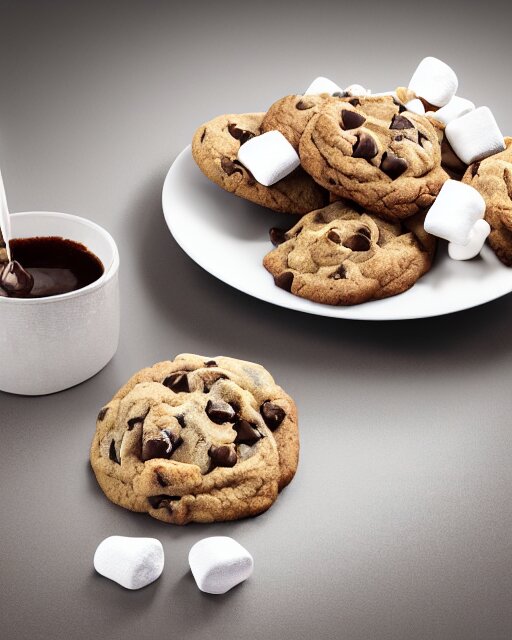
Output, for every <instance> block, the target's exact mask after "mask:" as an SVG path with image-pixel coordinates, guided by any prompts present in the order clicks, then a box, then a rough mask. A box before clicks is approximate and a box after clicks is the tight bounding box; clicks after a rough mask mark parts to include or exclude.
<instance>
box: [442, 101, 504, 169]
mask: <svg viewBox="0 0 512 640" xmlns="http://www.w3.org/2000/svg"><path fill="white" fill-rule="evenodd" d="M445 135H446V138H447V140H448V142H449V143H450V145H451V147H452V149H453V150H454V151H455V153H456V154H457V156H458V157H459V158H460V159H461V160H462V162H465V163H466V164H472V163H473V162H476V161H477V160H483V159H484V158H488V157H489V156H492V155H494V154H495V153H499V152H500V151H504V150H505V141H504V139H503V134H502V133H501V131H500V128H499V127H498V125H497V123H496V120H495V119H494V116H493V115H492V111H491V110H490V109H489V107H478V109H475V110H474V111H470V112H469V113H466V114H465V115H463V116H461V117H460V118H456V119H455V120H452V121H451V122H449V123H448V124H447V125H446V129H445Z"/></svg>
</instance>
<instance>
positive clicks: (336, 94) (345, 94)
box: [332, 91, 350, 98]
mask: <svg viewBox="0 0 512 640" xmlns="http://www.w3.org/2000/svg"><path fill="white" fill-rule="evenodd" d="M349 95H350V93H349V92H348V91H335V92H334V93H333V94H332V97H333V98H348V97H349Z"/></svg>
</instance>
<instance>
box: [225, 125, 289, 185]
mask: <svg viewBox="0 0 512 640" xmlns="http://www.w3.org/2000/svg"><path fill="white" fill-rule="evenodd" d="M238 160H239V161H240V162H241V163H242V164H243V165H244V167H245V168H246V169H248V170H249V171H250V172H251V173H252V175H253V176H254V177H255V178H256V180H257V181H258V182H259V183H260V184H262V185H264V186H265V187H270V186H271V185H273V184H275V183H276V182H278V181H279V180H282V179H283V178H284V177H286V176H287V175H288V174H289V173H291V172H292V171H294V170H295V169H296V168H297V167H298V166H299V165H300V158H299V156H298V154H297V152H296V151H295V149H294V148H293V147H292V145H291V144H290V143H289V142H288V140H287V139H286V138H285V137H284V136H283V134H282V133H281V132H280V131H267V133H262V134H261V135H260V136H255V137H254V138H251V139H250V140H247V142H245V143H244V144H243V145H242V146H241V147H240V149H239V150H238Z"/></svg>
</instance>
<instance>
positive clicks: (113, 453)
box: [108, 440, 121, 464]
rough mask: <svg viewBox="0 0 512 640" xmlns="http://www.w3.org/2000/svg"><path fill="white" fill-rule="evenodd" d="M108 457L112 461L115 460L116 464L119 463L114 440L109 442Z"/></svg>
mask: <svg viewBox="0 0 512 640" xmlns="http://www.w3.org/2000/svg"><path fill="white" fill-rule="evenodd" d="M108 457H109V458H110V459H111V460H112V462H115V463H116V464H121V462H120V461H119V459H118V457H117V451H116V441H115V440H112V442H111V443H110V447H109V450H108Z"/></svg>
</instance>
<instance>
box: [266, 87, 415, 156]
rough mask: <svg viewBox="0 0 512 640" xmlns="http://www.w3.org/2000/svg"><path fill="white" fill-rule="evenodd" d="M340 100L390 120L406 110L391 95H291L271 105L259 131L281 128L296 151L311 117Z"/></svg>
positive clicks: (279, 129) (369, 113)
mask: <svg viewBox="0 0 512 640" xmlns="http://www.w3.org/2000/svg"><path fill="white" fill-rule="evenodd" d="M340 102H343V103H348V104H351V105H353V106H357V107H359V108H360V109H362V110H364V111H365V113H367V114H368V115H372V116H374V117H377V118H382V119H389V120H391V118H392V117H393V116H394V115H395V114H397V113H400V112H401V111H403V110H405V107H403V105H401V104H400V103H399V102H398V101H397V100H396V99H394V98H393V97H392V96H371V95H370V96H358V97H351V96H344V97H336V96H330V95H328V94H326V93H323V94H320V95H292V96H286V97H284V98H281V100H278V101H277V102H275V103H274V104H273V105H272V106H271V107H270V109H269V110H268V111H267V113H266V115H265V117H264V118H263V122H262V124H261V132H262V133H266V132H267V131H280V132H281V133H282V134H283V135H284V137H285V138H286V139H287V140H288V142H289V143H290V144H291V145H292V146H293V147H294V149H296V150H298V148H299V142H300V138H301V136H302V134H303V133H304V130H305V128H306V126H307V124H308V123H309V121H310V120H311V118H312V117H313V116H315V115H316V114H317V113H319V112H320V111H321V110H322V109H324V108H325V107H326V106H328V105H330V104H334V105H336V104H339V103H340Z"/></svg>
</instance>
